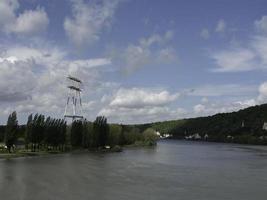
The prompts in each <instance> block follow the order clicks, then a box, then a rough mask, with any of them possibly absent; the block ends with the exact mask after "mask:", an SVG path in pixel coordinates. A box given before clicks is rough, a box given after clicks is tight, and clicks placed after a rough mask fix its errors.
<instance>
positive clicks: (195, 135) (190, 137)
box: [185, 133, 201, 140]
mask: <svg viewBox="0 0 267 200" xmlns="http://www.w3.org/2000/svg"><path fill="white" fill-rule="evenodd" d="M185 139H186V140H201V136H200V135H199V134H198V133H195V134H193V135H189V136H186V137H185Z"/></svg>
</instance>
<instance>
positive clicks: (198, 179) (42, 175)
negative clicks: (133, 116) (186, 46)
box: [0, 140, 267, 200]
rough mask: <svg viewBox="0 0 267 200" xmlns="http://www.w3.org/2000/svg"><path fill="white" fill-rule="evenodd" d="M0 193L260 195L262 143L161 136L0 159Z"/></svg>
mask: <svg viewBox="0 0 267 200" xmlns="http://www.w3.org/2000/svg"><path fill="white" fill-rule="evenodd" d="M0 199H1V200H2V199H8V200H13V199H14V200H20V199H23V200H50V199H51V200H57V199H60V200H61V199H62V200H63V199H64V200H85V199H86V200H89V199H97V200H98V199H99V200H102V199H111V200H113V199H114V200H121V199H123V200H133V199H134V200H139V199H142V200H149V199H151V200H152V199H153V200H155V199H164V200H165V199H175V200H178V199H181V200H193V199H194V200H229V199H233V200H261V199H262V200H266V199H267V147H255V146H246V145H233V144H218V143H199V142H185V141H168V140H165V141H160V142H159V143H158V146H157V147H155V148H144V149H130V150H125V151H124V152H122V153H108V154H92V153H84V154H65V155H56V156H47V157H35V158H18V159H12V160H0Z"/></svg>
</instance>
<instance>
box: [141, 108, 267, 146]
mask: <svg viewBox="0 0 267 200" xmlns="http://www.w3.org/2000/svg"><path fill="white" fill-rule="evenodd" d="M264 122H267V104H262V105H258V106H253V107H249V108H246V109H243V110H240V111H237V112H232V113H220V114H216V115H213V116H208V117H198V118H190V119H182V120H172V121H164V122H156V123H150V124H142V125H138V127H139V128H140V129H143V128H147V127H151V128H154V129H155V130H157V131H159V132H160V133H161V134H165V133H168V134H171V135H172V137H173V138H176V139H184V138H186V137H187V138H188V137H189V138H190V137H194V135H196V134H198V135H199V136H201V138H202V139H203V140H204V139H205V140H208V141H216V142H236V143H246V144H267V131H266V130H264V129H263V124H264ZM205 136H206V137H205Z"/></svg>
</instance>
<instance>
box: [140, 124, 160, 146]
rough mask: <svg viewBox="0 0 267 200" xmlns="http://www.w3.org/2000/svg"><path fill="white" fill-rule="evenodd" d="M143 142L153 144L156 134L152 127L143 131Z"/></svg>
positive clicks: (156, 137)
mask: <svg viewBox="0 0 267 200" xmlns="http://www.w3.org/2000/svg"><path fill="white" fill-rule="evenodd" d="M143 137H144V142H145V144H147V145H155V144H156V141H157V139H158V136H157V134H156V132H155V130H154V129H152V128H148V129H146V130H145V131H144V132H143Z"/></svg>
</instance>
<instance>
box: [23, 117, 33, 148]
mask: <svg viewBox="0 0 267 200" xmlns="http://www.w3.org/2000/svg"><path fill="white" fill-rule="evenodd" d="M31 136H32V114H30V115H29V117H28V121H27V125H26V133H25V146H26V149H28V145H29V142H30V141H31Z"/></svg>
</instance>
